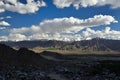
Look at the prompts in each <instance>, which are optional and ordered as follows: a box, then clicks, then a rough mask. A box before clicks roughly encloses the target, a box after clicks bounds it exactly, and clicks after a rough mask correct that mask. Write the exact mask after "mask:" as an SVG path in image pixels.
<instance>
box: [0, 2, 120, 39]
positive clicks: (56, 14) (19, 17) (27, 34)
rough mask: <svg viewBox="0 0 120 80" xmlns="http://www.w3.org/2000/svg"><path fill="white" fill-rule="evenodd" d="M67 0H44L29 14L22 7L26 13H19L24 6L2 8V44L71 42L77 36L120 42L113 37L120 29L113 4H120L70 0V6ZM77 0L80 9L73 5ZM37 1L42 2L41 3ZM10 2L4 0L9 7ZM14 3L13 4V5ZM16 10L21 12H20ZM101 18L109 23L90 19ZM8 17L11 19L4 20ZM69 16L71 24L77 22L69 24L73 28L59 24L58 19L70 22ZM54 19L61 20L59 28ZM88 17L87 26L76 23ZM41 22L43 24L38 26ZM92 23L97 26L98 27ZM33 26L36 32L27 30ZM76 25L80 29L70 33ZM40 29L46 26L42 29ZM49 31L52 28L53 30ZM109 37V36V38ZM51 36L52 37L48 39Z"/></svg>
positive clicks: (28, 11) (117, 8) (0, 35)
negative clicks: (44, 40) (48, 40)
mask: <svg viewBox="0 0 120 80" xmlns="http://www.w3.org/2000/svg"><path fill="white" fill-rule="evenodd" d="M2 1H3V0H2ZM2 1H1V2H2ZM8 1H10V0H8ZM14 1H17V0H13V2H14ZM20 1H21V2H19V3H21V4H24V5H26V4H29V3H26V1H25V0H20ZM33 1H34V3H35V4H37V3H36V1H37V0H36V1H35V0H33ZM64 1H66V3H64ZM67 1H68V0H61V1H60V0H43V2H44V3H45V4H43V3H41V4H40V6H36V7H34V8H38V10H36V9H35V10H33V11H31V10H30V8H27V7H25V10H26V11H24V10H23V11H22V9H23V8H24V6H23V7H22V8H16V7H15V8H13V9H15V10H12V9H10V8H6V7H5V8H4V7H3V8H4V11H3V12H1V13H0V17H4V19H2V20H0V22H2V21H5V22H6V23H8V24H9V25H4V24H1V25H0V26H1V28H0V39H1V41H2V40H9V39H10V38H11V39H10V40H16V41H19V40H34V39H56V40H74V39H76V38H78V37H79V39H78V40H83V39H91V38H94V37H99V36H100V37H101V38H108V39H120V37H115V36H116V35H117V36H118V35H119V34H120V26H119V25H120V23H119V21H120V15H119V14H120V6H119V5H118V4H116V2H118V3H120V1H119V0H105V1H106V2H99V1H101V0H96V1H97V2H96V4H92V2H93V3H95V2H94V1H95V0H93V1H92V2H89V1H88V2H86V3H85V2H84V4H86V5H84V4H83V3H82V1H85V0H71V1H72V2H71V4H70V3H69V1H68V3H67ZM76 1H78V2H80V4H79V8H77V7H75V6H74V4H75V2H76ZM108 1H111V2H109V3H108ZM114 1H115V2H114ZM13 2H12V1H11V2H9V3H13ZM39 2H41V0H40V1H39ZM9 3H8V2H7V0H6V2H5V3H4V4H9ZM58 3H59V4H58ZM102 3H103V4H102ZM14 4H16V2H14ZM66 5H67V6H66ZM33 6H34V5H33ZM0 7H2V6H0ZM31 8H32V5H31ZM34 8H33V9H34ZM0 9H1V8H0ZM19 9H20V10H21V11H22V12H20V10H19ZM27 9H28V10H27ZM100 15H102V16H101V17H102V18H101V17H100V18H101V20H102V19H103V18H106V21H107V20H108V22H109V24H106V23H104V22H105V21H104V22H103V24H101V21H100V20H98V21H100V22H98V21H97V20H94V21H96V22H92V20H93V19H94V16H97V17H99V16H100ZM7 16H10V18H6V17H7ZM106 16H107V17H106ZM70 17H73V18H72V19H73V21H74V20H75V23H76V24H75V23H74V24H73V23H71V25H72V26H71V28H69V26H70V25H68V26H67V22H66V23H63V24H62V22H63V21H61V20H68V23H69V22H70V21H71V19H70ZM109 17H112V18H114V20H112V21H111V20H110V19H109ZM55 18H56V19H58V21H59V20H60V21H61V22H60V21H59V22H60V23H61V24H62V25H60V23H59V24H58V23H55V22H56V21H55V20H54V19H55ZM63 18H65V19H63ZM89 18H93V19H91V22H92V23H90V24H88V22H85V21H83V23H81V24H84V25H81V24H78V23H77V19H79V20H87V19H89ZM47 20H49V21H51V23H47V22H46V21H47ZM103 20H104V19H103ZM54 21H55V22H54ZM80 22H81V21H80ZM41 23H44V25H42V26H41ZM93 23H97V25H96V24H93ZM99 23H100V24H99ZM47 24H48V25H49V26H48V25H47ZM64 24H65V25H64ZM50 25H51V26H50ZM56 25H57V27H56ZM59 25H60V26H59ZM85 25H87V26H85ZM32 26H35V28H38V27H39V29H40V30H38V31H35V30H34V29H30V28H31V27H32ZM46 26H47V27H46ZM52 26H53V27H52ZM54 26H55V27H54ZM76 26H78V27H81V26H82V28H76V29H75V30H71V29H72V28H75V27H76ZM43 27H45V29H44V28H43ZM108 27H109V28H110V30H109V32H108V33H106V32H104V31H105V29H109V28H108ZM3 28H4V29H3ZM21 28H25V31H24V32H22V31H23V30H21ZM42 28H43V29H42ZM55 28H58V29H59V28H60V29H59V30H62V31H59V30H57V29H55ZM64 28H65V29H64ZM49 29H52V30H53V31H51V30H49ZM54 29H55V30H54ZM69 29H70V30H69ZM89 29H90V30H91V32H90V31H87V30H89ZM32 30H33V31H32ZM67 30H68V31H67ZM15 31H16V32H15ZM54 31H55V32H54ZM103 32H104V34H103ZM112 33H114V34H112ZM41 34H43V35H41ZM76 34H77V35H76ZM34 35H38V36H36V37H39V38H36V37H34ZM111 35H112V37H110V36H111ZM51 36H52V38H50V37H51ZM58 36H59V37H58ZM71 36H73V37H71ZM76 36H77V37H76ZM13 37H14V39H13ZM19 38H20V39H19ZM60 38H61V39H60Z"/></svg>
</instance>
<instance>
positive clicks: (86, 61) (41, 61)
mask: <svg viewBox="0 0 120 80" xmlns="http://www.w3.org/2000/svg"><path fill="white" fill-rule="evenodd" d="M119 68H120V55H119V54H113V55H61V54H58V53H53V52H47V51H45V52H42V53H41V54H36V53H34V52H32V51H29V50H27V49H26V48H21V49H20V50H18V51H16V50H14V49H12V48H10V47H8V46H6V45H2V44H0V80H120V69H119Z"/></svg>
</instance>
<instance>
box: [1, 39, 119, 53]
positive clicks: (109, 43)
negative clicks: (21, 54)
mask: <svg viewBox="0 0 120 80" xmlns="http://www.w3.org/2000/svg"><path fill="white" fill-rule="evenodd" d="M0 43H2V44H6V45H8V46H11V47H26V48H35V47H42V48H46V47H47V48H48V47H50V48H58V49H60V50H73V49H79V50H83V51H118V52H119V51H120V40H108V39H101V38H94V39H92V40H82V41H73V42H65V41H57V40H38V41H20V42H11V41H9V42H0Z"/></svg>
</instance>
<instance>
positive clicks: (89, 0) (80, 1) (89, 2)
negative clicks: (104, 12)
mask: <svg viewBox="0 0 120 80" xmlns="http://www.w3.org/2000/svg"><path fill="white" fill-rule="evenodd" d="M53 3H54V4H55V5H56V7H58V8H64V7H70V6H71V5H73V6H74V7H75V8H76V9H79V8H80V7H89V6H104V5H110V6H111V8H120V5H119V4H120V0H53Z"/></svg>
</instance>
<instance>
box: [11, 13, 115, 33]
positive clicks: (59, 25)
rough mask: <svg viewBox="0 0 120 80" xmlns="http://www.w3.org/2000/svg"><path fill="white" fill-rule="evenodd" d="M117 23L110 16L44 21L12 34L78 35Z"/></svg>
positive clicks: (19, 29) (17, 29)
mask: <svg viewBox="0 0 120 80" xmlns="http://www.w3.org/2000/svg"><path fill="white" fill-rule="evenodd" d="M116 22H117V21H116V20H115V18H114V17H112V16H110V15H95V16H94V17H93V18H88V19H78V18H74V17H70V18H55V19H52V20H44V21H42V22H41V23H40V24H39V25H37V26H35V25H33V26H31V27H22V28H14V29H12V30H11V33H22V34H26V33H27V34H34V33H50V34H51V33H77V32H78V31H80V30H82V29H84V28H88V27H96V26H101V25H110V24H111V23H116Z"/></svg>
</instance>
